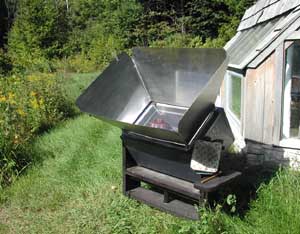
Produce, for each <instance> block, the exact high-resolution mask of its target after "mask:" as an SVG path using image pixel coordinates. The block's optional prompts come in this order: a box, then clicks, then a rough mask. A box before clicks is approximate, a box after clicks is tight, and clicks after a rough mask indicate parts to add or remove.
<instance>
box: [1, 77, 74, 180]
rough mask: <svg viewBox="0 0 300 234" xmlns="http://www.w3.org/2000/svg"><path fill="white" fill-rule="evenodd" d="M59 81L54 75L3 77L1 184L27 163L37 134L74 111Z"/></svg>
mask: <svg viewBox="0 0 300 234" xmlns="http://www.w3.org/2000/svg"><path fill="white" fill-rule="evenodd" d="M60 83H61V81H60V80H59V79H58V78H57V77H56V76H55V75H53V74H33V75H29V76H26V77H20V76H12V77H9V78H3V79H0V87H1V89H0V185H1V184H2V185H3V184H9V183H11V182H12V180H13V176H14V175H18V174H19V172H20V171H22V169H23V168H24V167H26V166H27V165H28V163H29V162H30V160H31V157H32V156H30V157H29V154H30V147H29V143H30V142H31V140H32V139H33V137H34V136H35V135H36V134H37V133H39V132H41V131H44V130H46V129H48V128H49V127H51V126H53V125H54V124H56V123H57V122H58V121H60V120H62V119H63V118H65V117H67V116H69V115H70V114H72V113H71V108H70V105H69V104H68V103H67V102H66V100H65V98H64V95H63V92H62V89H61V85H60Z"/></svg>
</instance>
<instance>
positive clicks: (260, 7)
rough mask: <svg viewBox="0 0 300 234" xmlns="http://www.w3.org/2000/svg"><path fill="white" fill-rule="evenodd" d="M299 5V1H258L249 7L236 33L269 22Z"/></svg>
mask: <svg viewBox="0 0 300 234" xmlns="http://www.w3.org/2000/svg"><path fill="white" fill-rule="evenodd" d="M299 5H300V0H259V1H258V2H257V3H256V4H255V5H254V6H252V7H250V8H249V9H248V10H247V11H246V12H245V15H244V17H243V19H242V21H241V23H240V25H239V28H238V31H242V30H246V29H249V28H251V27H254V26H255V25H257V24H259V23H263V22H266V21H269V20H271V19H273V18H276V17H277V16H280V15H282V14H284V13H286V12H289V11H291V10H293V9H294V8H296V7H297V6H299Z"/></svg>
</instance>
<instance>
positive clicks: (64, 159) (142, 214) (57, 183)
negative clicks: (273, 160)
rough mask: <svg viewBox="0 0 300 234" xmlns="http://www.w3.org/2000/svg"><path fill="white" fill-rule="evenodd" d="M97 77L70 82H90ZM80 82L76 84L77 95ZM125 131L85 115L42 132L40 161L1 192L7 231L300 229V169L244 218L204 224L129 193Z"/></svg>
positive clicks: (219, 217) (275, 184)
mask: <svg viewBox="0 0 300 234" xmlns="http://www.w3.org/2000/svg"><path fill="white" fill-rule="evenodd" d="M93 76H94V75H89V76H86V77H85V78H82V77H83V76H82V77H81V78H80V77H79V76H75V77H74V78H72V77H71V78H70V82H71V81H72V80H73V79H75V80H77V79H78V80H77V81H78V83H77V85H78V84H79V85H80V86H82V85H83V86H85V85H86V84H87V83H89V82H90V81H91V80H92V78H93ZM80 79H83V81H81V80H80ZM85 79H87V80H85ZM77 85H76V84H75V83H73V84H70V87H73V91H72V92H70V93H73V94H71V95H73V97H76V96H77V92H81V91H80V90H81V88H77V87H78V86H77ZM68 95H69V94H68ZM71 95H70V96H71ZM119 135H120V130H119V129H116V128H114V127H111V126H109V125H107V124H105V123H103V122H101V121H99V120H97V119H95V118H93V117H89V116H87V115H80V116H77V117H76V118H74V119H71V120H69V121H66V122H64V123H62V124H61V125H60V126H57V127H56V128H55V129H53V130H52V131H51V132H49V133H47V134H44V135H43V136H40V137H39V138H38V139H37V140H36V141H35V143H34V150H35V157H36V162H37V163H36V164H35V165H33V166H32V167H31V168H30V169H29V170H27V172H26V174H25V175H23V176H22V177H20V178H19V179H18V180H17V181H16V182H15V183H14V184H13V185H12V186H11V187H9V188H7V189H6V190H4V191H2V192H0V233H14V234H15V233H120V234H126V233H145V234H146V233H147V234H148V233H182V234H183V233H199V234H205V233H228V234H229V233H241V234H242V233H249V234H250V233H251V234H252V233H261V234H269V233H281V234H282V233H300V231H299V230H300V219H299V217H298V214H299V213H300V200H299V197H300V180H299V174H298V173H291V172H283V173H281V174H280V175H278V177H276V178H274V179H273V180H272V181H271V183H270V184H269V185H268V186H264V187H263V188H262V189H261V190H260V191H259V197H258V199H257V200H256V201H254V202H253V203H252V205H251V207H252V208H251V209H250V211H249V212H248V213H247V215H246V217H245V218H244V219H240V218H238V217H231V216H228V215H225V214H222V213H219V212H217V213H211V212H207V213H204V214H203V215H204V219H203V220H202V221H200V222H193V221H186V220H181V219H179V218H176V217H173V216H171V215H168V214H165V213H162V212H160V211H157V210H155V209H152V208H149V207H148V206H146V205H143V204H139V203H138V202H136V201H133V200H129V199H127V198H125V197H124V196H123V195H122V193H121V141H120V138H119ZM218 227H220V230H219V231H218V232H217V231H216V230H217V229H218ZM212 230H213V231H212Z"/></svg>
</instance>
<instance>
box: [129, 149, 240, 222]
mask: <svg viewBox="0 0 300 234" xmlns="http://www.w3.org/2000/svg"><path fill="white" fill-rule="evenodd" d="M240 175H241V173H240V172H236V171H235V172H232V171H231V172H226V173H225V172H224V173H222V174H221V175H219V176H217V177H215V178H213V179H211V180H209V181H207V182H205V183H201V180H205V177H204V178H203V179H201V180H200V181H199V182H198V183H191V182H189V181H185V180H182V179H178V178H175V177H172V176H170V175H166V174H163V173H160V172H157V171H154V170H150V169H147V168H145V167H142V166H138V165H137V164H136V163H135V161H134V160H133V159H132V157H131V156H130V153H129V152H128V150H127V149H126V147H125V146H123V193H124V195H125V196H128V197H130V198H133V199H136V200H138V201H140V202H143V203H145V204H147V205H149V206H151V207H154V208H157V209H160V210H162V211H165V212H168V213H171V214H174V215H176V216H179V217H183V218H187V219H192V220H198V219H199V215H198V212H197V209H196V206H197V205H199V204H201V203H203V202H204V201H205V200H208V199H209V196H210V194H212V193H214V192H216V191H217V190H218V189H220V188H221V187H223V186H225V185H228V184H230V183H232V182H233V181H235V180H236V179H237V178H238V177H239V176H240ZM141 182H143V183H146V184H148V185H150V186H149V187H150V189H149V188H145V187H142V183H141Z"/></svg>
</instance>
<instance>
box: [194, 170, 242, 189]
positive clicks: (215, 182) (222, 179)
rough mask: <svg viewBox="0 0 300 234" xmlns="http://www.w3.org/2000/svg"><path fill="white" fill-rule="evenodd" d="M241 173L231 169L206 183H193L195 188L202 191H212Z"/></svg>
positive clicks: (230, 181)
mask: <svg viewBox="0 0 300 234" xmlns="http://www.w3.org/2000/svg"><path fill="white" fill-rule="evenodd" d="M241 175H242V173H241V172H238V171H233V172H229V173H226V174H225V175H221V176H218V177H216V178H214V179H212V180H210V181H208V182H207V183H201V182H199V183H195V188H197V189H199V190H201V191H202V192H206V193H210V192H214V191H216V190H217V189H219V188H220V187H222V186H225V185H227V184H229V183H232V182H233V181H234V180H236V179H237V178H239V177H240V176H241Z"/></svg>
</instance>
